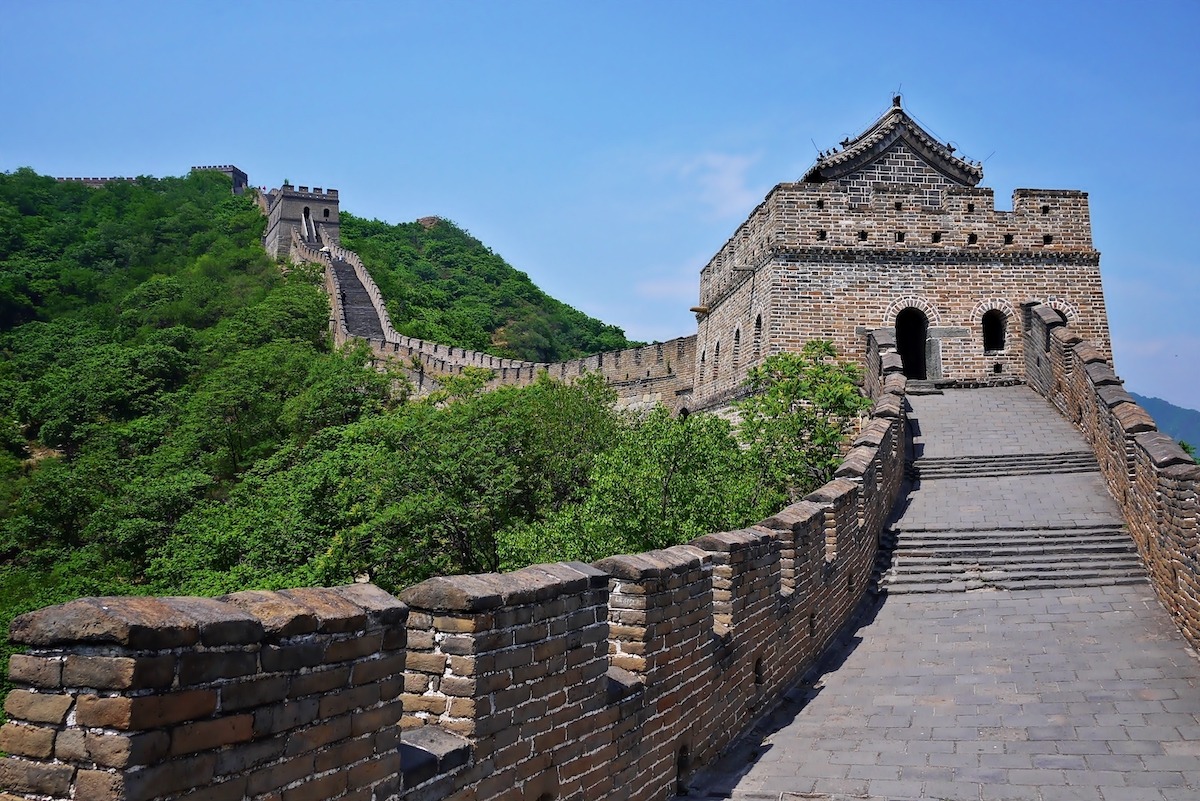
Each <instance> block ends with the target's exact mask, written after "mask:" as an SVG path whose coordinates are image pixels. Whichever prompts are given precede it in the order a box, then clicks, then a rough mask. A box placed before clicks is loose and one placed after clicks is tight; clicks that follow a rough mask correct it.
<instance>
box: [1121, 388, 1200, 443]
mask: <svg viewBox="0 0 1200 801" xmlns="http://www.w3.org/2000/svg"><path fill="white" fill-rule="evenodd" d="M1129 394H1130V395H1132V396H1133V399H1134V400H1135V401H1137V402H1138V404H1139V405H1140V406H1141V407H1142V408H1143V409H1145V410H1146V411H1147V412H1149V413H1150V416H1151V417H1153V418H1154V422H1156V423H1158V430H1159V431H1162V432H1163V433H1164V434H1169V435H1170V436H1172V437H1174V438H1175V439H1177V440H1183V441H1184V442H1186V443H1188V444H1190V445H1195V446H1197V447H1200V412H1198V411H1196V410H1195V409H1185V408H1183V407H1182V406H1176V405H1175V404H1173V403H1167V402H1166V401H1165V400H1162V399H1161V398H1147V397H1146V396H1145V395H1139V394H1137V393H1136V392H1130V393H1129Z"/></svg>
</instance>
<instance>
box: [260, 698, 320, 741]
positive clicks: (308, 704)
mask: <svg viewBox="0 0 1200 801" xmlns="http://www.w3.org/2000/svg"><path fill="white" fill-rule="evenodd" d="M319 704H320V702H319V700H318V699H317V698H302V699H300V700H298V701H285V702H283V703H281V704H273V705H271V706H266V707H262V708H261V709H256V710H254V736H255V737H262V736H264V735H267V734H278V733H279V732H281V731H286V730H288V729H294V728H297V727H298V726H303V725H305V724H307V723H310V722H311V721H313V720H316V718H317V712H318V708H319Z"/></svg>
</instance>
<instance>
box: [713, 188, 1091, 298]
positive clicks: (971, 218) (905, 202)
mask: <svg viewBox="0 0 1200 801" xmlns="http://www.w3.org/2000/svg"><path fill="white" fill-rule="evenodd" d="M1012 206H1013V209H1012V211H997V210H996V209H995V199H994V193H993V191H992V190H991V189H988V188H984V187H955V186H948V187H945V188H943V189H942V190H941V196H940V201H939V202H938V203H937V204H936V205H933V206H927V205H923V204H922V194H921V192H920V190H919V187H918V186H917V185H915V184H876V185H875V186H874V187H873V188H872V193H871V195H870V199H869V202H866V203H856V202H854V200H853V195H852V193H851V192H850V191H849V190H848V189H847V188H845V187H842V186H838V185H836V184H809V183H799V182H797V183H785V184H778V185H777V186H776V187H775V188H774V189H772V190H771V192H770V193H769V194H768V195H767V197H766V199H765V200H764V201H763V202H762V203H760V204H759V205H758V207H757V208H755V210H754V211H753V212H752V213H751V214H750V217H749V218H748V219H747V220H746V221H745V222H744V223H742V225H740V226H739V227H738V229H737V230H736V231H735V232H734V234H733V236H731V237H730V238H729V240H728V241H726V243H725V244H724V245H723V246H722V247H721V249H720V250H719V251H717V253H716V254H715V255H714V256H713V257H712V259H710V260H709V262H708V264H706V265H705V266H704V268H703V269H702V270H701V273H700V305H701V306H709V307H711V306H715V305H717V304H719V303H720V302H721V301H722V300H724V299H725V298H727V297H728V296H729V295H730V294H731V293H732V292H733V291H734V289H735V288H736V287H737V286H739V285H741V284H743V283H745V282H747V281H749V280H750V273H753V272H756V271H758V270H760V269H762V268H763V267H764V266H767V265H769V263H770V262H771V261H772V260H774V259H777V258H780V257H786V256H787V255H789V254H792V255H802V256H804V257H806V258H809V259H816V258H820V257H821V256H822V255H830V256H834V255H837V256H841V255H844V254H848V255H850V256H852V257H854V258H857V259H859V260H862V259H866V258H870V259H884V260H886V259H888V258H897V259H904V258H907V257H908V254H917V255H918V256H919V257H929V258H932V259H939V258H940V259H943V260H944V259H946V258H947V257H949V258H955V259H959V258H964V257H965V258H967V259H971V258H974V259H975V260H976V261H984V260H987V261H995V262H996V263H997V264H998V265H1003V264H1011V263H1021V262H1029V261H1037V260H1040V259H1046V258H1049V259H1053V260H1054V261H1056V262H1061V261H1063V260H1064V259H1066V260H1072V259H1077V258H1082V259H1083V260H1085V261H1093V262H1094V261H1095V260H1096V259H1097V258H1098V254H1097V253H1096V251H1095V249H1094V248H1093V246H1092V228H1091V217H1090V212H1089V209H1088V203H1087V193H1086V192H1079V191H1075V190H1047V189H1018V190H1016V191H1015V192H1013V195H1012Z"/></svg>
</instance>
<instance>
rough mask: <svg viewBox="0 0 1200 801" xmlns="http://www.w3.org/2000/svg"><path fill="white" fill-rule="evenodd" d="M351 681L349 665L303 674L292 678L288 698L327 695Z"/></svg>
mask: <svg viewBox="0 0 1200 801" xmlns="http://www.w3.org/2000/svg"><path fill="white" fill-rule="evenodd" d="M349 681H350V667H349V666H348V665H343V666H341V667H336V668H329V669H327V670H315V671H313V672H311V673H302V674H300V675H299V676H295V677H293V678H292V686H291V689H289V690H288V696H289V697H291V698H300V697H302V696H305V695H315V694H317V693H325V692H329V691H330V690H335V689H337V688H338V687H345V686H346V684H347V683H348V682H349Z"/></svg>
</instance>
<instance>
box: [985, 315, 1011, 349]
mask: <svg viewBox="0 0 1200 801" xmlns="http://www.w3.org/2000/svg"><path fill="white" fill-rule="evenodd" d="M982 326H983V349H984V350H985V351H989V352H990V351H997V350H1004V344H1005V339H1006V335H1007V331H1006V329H1007V328H1008V320H1007V319H1006V318H1005V316H1004V312H1002V311H1000V310H999V309H992V310H990V311H987V312H984V315H983V321H982Z"/></svg>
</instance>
